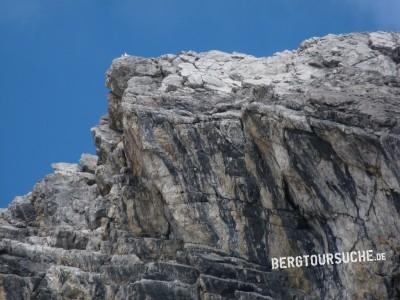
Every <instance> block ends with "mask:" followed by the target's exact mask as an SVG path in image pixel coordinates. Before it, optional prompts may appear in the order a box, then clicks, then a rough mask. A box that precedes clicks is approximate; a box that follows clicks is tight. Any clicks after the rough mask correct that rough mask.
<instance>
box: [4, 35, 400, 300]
mask: <svg viewBox="0 0 400 300" xmlns="http://www.w3.org/2000/svg"><path fill="white" fill-rule="evenodd" d="M399 75H400V34H399V33H385V32H376V33H354V34H347V35H339V36H334V35H328V36H326V37H323V38H313V39H309V40H306V41H305V42H303V43H302V44H301V46H300V48H299V49H297V50H295V51H284V52H281V53H277V54H275V55H273V56H271V57H263V58H256V57H253V56H250V55H244V54H240V53H233V54H228V53H223V52H219V51H209V52H204V53H195V52H191V51H190V52H182V53H180V54H178V55H170V54H168V55H164V56H161V57H158V58H141V57H134V56H123V57H120V58H117V59H115V60H114V61H113V63H112V65H111V67H110V69H109V70H108V72H107V79H106V84H107V86H108V87H109V89H110V93H109V113H108V115H107V116H104V117H103V118H102V119H101V120H100V123H99V124H98V125H97V126H96V127H94V128H93V129H92V132H93V136H94V141H95V144H96V148H97V155H89V154H84V155H82V158H81V160H80V162H79V164H67V163H57V164H54V165H53V168H54V173H53V174H50V175H48V176H46V177H45V178H44V179H43V180H41V181H40V182H39V183H37V184H36V186H35V187H34V188H33V191H32V192H31V193H29V194H27V195H25V196H22V197H16V198H15V199H14V201H13V202H12V203H11V204H10V206H9V207H8V208H7V209H3V210H1V211H0V237H1V240H0V298H1V299H242V300H244V299H396V298H397V297H400V290H399V287H400V273H399V266H400V264H399V252H400V243H399V241H400V235H399V231H400V222H399V214H400V184H399V182H400V147H399V146H400V76H399ZM366 249H373V250H375V251H377V252H385V253H386V256H387V258H388V259H387V261H385V262H376V263H354V264H342V265H333V266H320V267H313V268H310V267H309V268H294V269H285V270H272V269H271V262H270V258H271V257H280V256H296V255H302V254H313V253H327V252H331V253H334V252H341V251H351V250H366Z"/></svg>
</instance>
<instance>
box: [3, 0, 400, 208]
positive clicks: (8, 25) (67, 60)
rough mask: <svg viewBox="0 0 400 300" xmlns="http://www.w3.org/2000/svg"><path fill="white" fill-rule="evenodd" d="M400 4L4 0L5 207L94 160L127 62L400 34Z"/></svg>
mask: <svg viewBox="0 0 400 300" xmlns="http://www.w3.org/2000/svg"><path fill="white" fill-rule="evenodd" d="M399 16H400V0H323V1H321V0H201V1H200V0H185V1H183V0H182V1H181V0H175V1H172V0H146V1H144V0H141V1H135V0H130V1H128V0H116V1H111V0H109V1H105V0H79V1H78V0H75V1H74V0H0V35H1V40H0V62H1V70H0V87H1V93H0V107H1V108H0V109H1V110H0V112H1V118H0V138H1V140H0V207H5V206H6V205H7V204H8V203H9V202H10V201H11V200H12V199H13V198H14V196H16V195H22V194H25V193H27V192H29V191H30V190H31V189H32V187H33V185H34V184H35V182H37V181H38V180H39V179H40V178H42V177H43V176H44V175H46V174H47V173H49V172H51V167H50V164H51V163H52V162H59V161H65V162H77V161H78V160H79V157H80V154H81V153H82V152H89V153H95V149H94V147H93V143H92V138H91V134H90V128H91V127H92V126H94V125H95V124H96V123H97V121H98V119H99V118H100V116H101V115H102V114H104V113H106V110H107V101H106V95H107V90H106V88H105V87H104V74H105V71H106V70H107V68H108V66H109V65H110V63H111V61H112V59H113V58H115V57H118V56H120V55H121V54H122V53H124V52H127V53H129V54H135V55H141V56H158V55H160V54H164V53H176V52H179V51H182V50H195V51H205V50H210V49H219V50H224V51H230V52H231V51H238V52H245V53H248V54H253V55H256V56H266V55H270V54H272V53H274V52H276V51H281V50H284V49H294V48H297V46H298V45H299V43H300V42H301V41H302V40H304V39H306V38H309V37H313V36H323V35H325V34H328V33H346V32H352V31H376V30H389V31H399V30H400V17H399Z"/></svg>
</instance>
